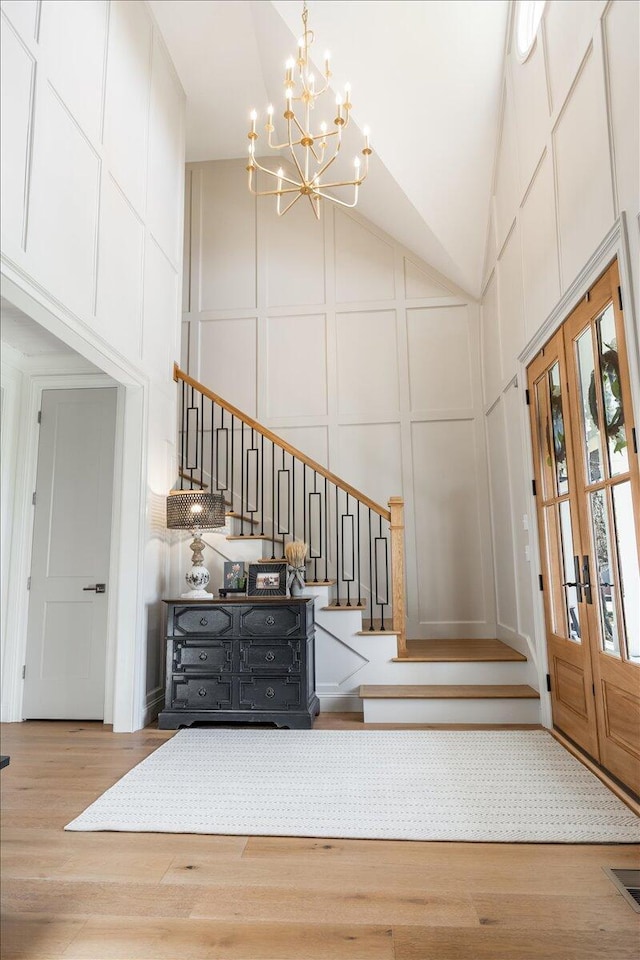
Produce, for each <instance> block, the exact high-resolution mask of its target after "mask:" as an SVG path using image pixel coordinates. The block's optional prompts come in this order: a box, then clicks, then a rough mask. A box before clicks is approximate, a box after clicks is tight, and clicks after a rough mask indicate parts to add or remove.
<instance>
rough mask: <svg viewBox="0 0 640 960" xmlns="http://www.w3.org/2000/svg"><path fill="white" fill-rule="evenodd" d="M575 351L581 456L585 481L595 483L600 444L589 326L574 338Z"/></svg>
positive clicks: (598, 473)
mask: <svg viewBox="0 0 640 960" xmlns="http://www.w3.org/2000/svg"><path fill="white" fill-rule="evenodd" d="M576 353H577V359H578V379H579V381H580V396H581V399H582V429H583V456H584V457H585V460H586V476H587V483H596V482H597V481H598V480H602V477H603V473H602V444H601V442H600V430H599V429H598V406H597V398H596V386H595V377H596V373H595V365H594V359H593V341H592V339H591V327H590V326H589V327H587V329H586V330H585V331H584V332H583V333H581V334H580V336H579V337H578V339H577V340H576Z"/></svg>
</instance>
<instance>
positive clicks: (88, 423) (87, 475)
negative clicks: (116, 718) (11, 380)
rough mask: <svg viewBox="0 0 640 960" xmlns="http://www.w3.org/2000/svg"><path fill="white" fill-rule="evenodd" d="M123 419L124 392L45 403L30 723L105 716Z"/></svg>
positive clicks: (58, 396) (26, 704) (50, 394)
mask: <svg viewBox="0 0 640 960" xmlns="http://www.w3.org/2000/svg"><path fill="white" fill-rule="evenodd" d="M115 413H116V389H115V387H110V388H100V389H83V390H45V391H43V394H42V419H41V425H40V442H39V446H38V468H37V479H36V503H35V517H34V534H33V551H32V559H31V592H30V594H29V624H28V630H27V656H26V670H25V684H24V699H23V716H24V718H25V719H27V720H28V719H42V718H49V719H71V720H88V719H102V718H103V717H104V688H105V660H106V638H107V592H106V591H107V590H108V573H109V556H110V532H111V501H112V494H113V454H114V438H115ZM99 585H104V592H98V590H100V591H102V589H103V588H102V586H99ZM96 588H98V589H96Z"/></svg>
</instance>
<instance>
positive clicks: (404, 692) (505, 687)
mask: <svg viewBox="0 0 640 960" xmlns="http://www.w3.org/2000/svg"><path fill="white" fill-rule="evenodd" d="M359 695H360V696H361V697H362V698H363V699H364V698H369V699H371V698H374V699H381V700H408V699H413V700H416V699H418V700H495V699H509V700H539V699H540V694H539V693H538V691H537V690H534V689H533V687H530V686H528V685H527V684H516V685H511V684H459V683H458V684H397V685H394V684H363V685H362V686H361V687H360V691H359Z"/></svg>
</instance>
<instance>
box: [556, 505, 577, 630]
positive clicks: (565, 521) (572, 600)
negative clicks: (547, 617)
mask: <svg viewBox="0 0 640 960" xmlns="http://www.w3.org/2000/svg"><path fill="white" fill-rule="evenodd" d="M560 535H561V537H562V558H563V564H562V566H563V574H564V576H563V580H564V602H565V608H566V617H567V626H568V628H569V629H568V633H567V636H568V638H569V640H577V641H579V640H580V613H579V610H578V596H579V595H578V587H572V586H569V584H571V583H576V582H578V581H579V580H580V560H579V557H576V556H575V555H574V553H573V530H572V527H571V506H570V504H569V501H568V500H563V502H562V503H561V504H560ZM576 561H577V564H578V565H577V568H576Z"/></svg>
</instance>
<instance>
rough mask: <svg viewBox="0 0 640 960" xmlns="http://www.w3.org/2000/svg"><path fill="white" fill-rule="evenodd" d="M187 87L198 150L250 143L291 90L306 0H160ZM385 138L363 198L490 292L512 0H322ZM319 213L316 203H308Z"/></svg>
mask: <svg viewBox="0 0 640 960" xmlns="http://www.w3.org/2000/svg"><path fill="white" fill-rule="evenodd" d="M149 2H150V5H151V7H152V9H153V12H154V15H155V17H156V20H157V21H158V24H159V26H160V29H161V31H162V33H163V36H164V38H165V41H166V43H167V46H168V48H169V52H170V53H171V56H172V58H173V61H174V64H175V66H176V69H177V71H178V73H179V75H180V79H181V81H182V84H183V86H184V88H185V92H186V95H187V160H189V161H197V160H216V159H227V158H231V157H244V156H245V155H246V150H247V129H248V113H249V110H250V109H251V108H252V107H255V108H256V109H257V110H258V111H259V112H260V113H262V112H263V111H264V110H265V108H266V105H267V104H268V103H269V102H273V103H275V104H277V103H279V102H280V98H281V86H282V78H283V68H284V61H285V60H286V58H287V56H288V55H289V53H292V52H293V51H294V49H295V47H296V41H297V37H298V35H299V34H300V32H301V20H300V17H301V12H302V3H301V2H299V0H273V2H267V0H253V2H252V0H149ZM308 7H309V25H310V26H311V28H312V29H313V30H314V32H315V37H316V42H315V45H314V48H313V52H314V54H316V55H317V56H318V57H322V54H323V53H324V50H325V49H330V50H331V52H332V58H333V59H332V69H333V73H334V77H333V80H334V81H335V84H336V85H337V86H338V87H342V86H343V85H344V83H345V82H347V81H349V82H350V83H351V86H352V91H353V95H352V100H353V104H354V109H353V119H354V121H355V122H356V123H357V124H358V125H360V126H365V125H369V126H370V127H371V130H372V146H373V148H374V151H375V157H374V161H373V163H372V168H371V173H370V176H369V180H368V181H367V183H366V184H365V186H364V187H363V189H362V191H361V199H360V202H359V204H358V209H359V210H360V212H361V213H362V214H363V215H364V216H366V217H368V218H369V219H370V220H371V221H372V222H373V223H375V224H377V225H378V226H379V227H381V228H382V229H384V230H386V231H387V232H388V233H390V234H391V235H392V236H394V237H395V238H396V239H398V240H399V241H400V242H401V243H403V244H405V245H406V246H408V247H409V248H410V249H412V250H414V251H415V253H417V254H418V255H419V256H421V257H422V258H423V259H425V260H426V261H427V262H429V263H431V264H432V265H433V266H434V267H436V268H437V269H438V270H440V271H441V272H442V273H444V274H445V275H447V276H449V277H450V278H451V279H452V280H454V281H455V282H456V283H458V284H459V285H460V286H462V287H463V288H465V289H467V290H468V291H469V292H470V293H472V294H474V295H478V293H479V289H480V281H481V272H482V259H483V252H484V244H485V239H486V232H487V222H488V216H489V198H490V193H491V177H492V172H493V157H494V152H495V143H496V132H497V125H498V114H499V106H500V96H501V76H502V66H503V57H504V46H505V33H506V24H507V17H508V9H509V0H426V2H424V0H391V2H387V0H309V2H308ZM309 213H310V215H311V211H309Z"/></svg>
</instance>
